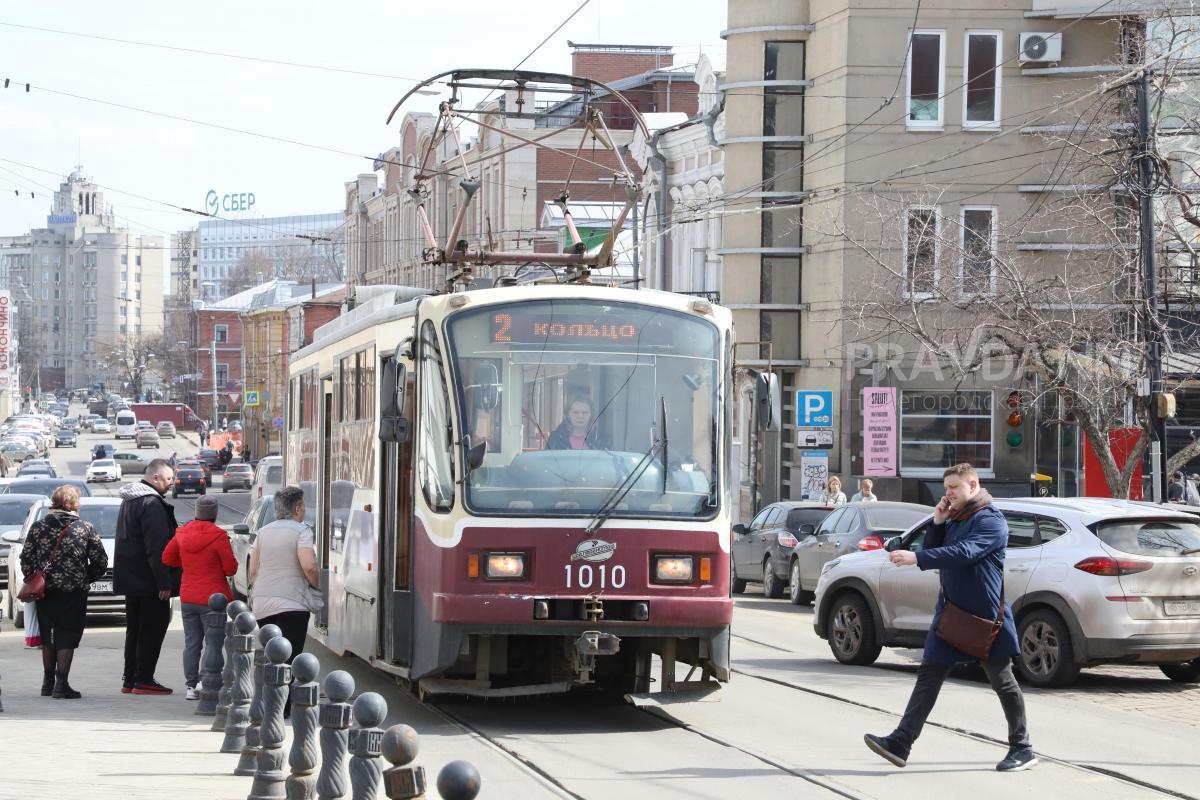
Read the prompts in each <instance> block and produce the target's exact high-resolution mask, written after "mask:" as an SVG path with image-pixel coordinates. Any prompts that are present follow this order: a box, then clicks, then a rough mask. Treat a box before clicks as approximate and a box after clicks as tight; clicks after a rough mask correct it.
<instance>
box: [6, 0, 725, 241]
mask: <svg viewBox="0 0 1200 800" xmlns="http://www.w3.org/2000/svg"><path fill="white" fill-rule="evenodd" d="M581 2H583V0H567V1H566V2H564V3H550V2H545V1H544V0H543V1H542V2H536V1H534V0H504V1H503V2H496V1H495V0H488V1H485V0H458V2H456V3H452V4H451V3H438V2H433V3H416V2H412V0H401V1H400V2H391V3H381V2H375V1H374V0H372V1H371V2H367V3H330V2H327V0H326V1H324V2H315V1H313V0H292V2H286V3H285V2H282V0H268V2H259V3H253V2H245V0H238V1H237V2H232V1H231V0H206V2H202V3H163V2H161V0H155V1H154V2H144V1H143V0H110V1H109V2H105V3H79V2H65V3H51V4H44V3H11V2H10V3H4V4H0V77H4V78H8V79H9V80H10V84H9V87H8V88H7V89H4V88H0V235H14V234H21V233H24V232H26V231H28V230H29V229H30V228H32V227H40V226H44V225H45V224H46V214H47V213H48V209H49V204H50V194H51V192H52V191H53V190H54V189H56V188H57V187H58V184H59V182H60V181H61V180H62V177H63V176H64V175H66V174H68V173H69V172H70V171H71V170H72V169H74V168H75V166H76V165H77V164H81V165H82V166H83V169H84V174H85V175H87V176H88V177H90V178H91V179H92V180H94V181H95V182H96V183H97V184H99V185H100V186H102V187H103V188H104V191H105V200H106V202H107V203H109V204H111V205H112V206H114V210H115V212H116V214H117V216H118V222H119V223H120V224H122V225H125V226H127V227H129V228H131V229H133V230H135V231H138V232H140V233H148V234H161V235H163V236H167V235H169V234H170V233H173V232H175V231H178V230H181V229H184V228H189V227H193V226H194V225H195V224H196V223H197V222H198V221H199V220H200V219H201V218H200V217H198V216H194V215H189V214H187V213H184V212H180V211H178V210H174V209H171V208H169V207H168V206H167V205H164V203H168V204H171V205H176V206H184V207H190V208H195V209H203V208H204V201H205V195H206V194H207V192H208V191H209V190H210V189H212V190H216V191H217V192H218V193H219V194H225V193H242V192H253V193H254V195H255V211H256V214H255V216H263V217H265V216H282V215H290V214H312V213H326V212H332V211H341V210H342V204H343V191H344V190H343V184H344V183H345V182H346V181H348V180H352V179H353V178H354V176H355V175H357V174H358V173H360V172H369V171H370V170H371V167H370V162H369V161H367V160H365V159H364V158H361V157H357V155H358V154H361V155H363V156H374V155H376V154H379V153H381V152H383V151H385V150H387V149H388V148H389V147H392V146H394V145H397V144H398V143H399V134H398V129H399V119H400V117H401V116H402V115H403V114H402V113H401V114H398V115H397V119H396V120H393V123H392V125H391V126H390V127H388V126H386V125H385V124H384V121H385V119H386V117H387V114H388V112H389V111H390V110H391V108H392V106H393V105H394V104H395V102H396V100H398V99H399V98H400V96H401V95H402V94H403V93H404V92H405V91H407V89H408V88H410V87H411V86H412V85H413V83H414V82H415V81H417V80H419V79H424V78H426V77H429V76H432V75H434V74H437V73H439V72H443V71H445V70H448V69H453V68H461V67H472V68H474V67H479V68H502V69H508V68H512V67H514V66H516V64H517V63H518V62H520V61H521V60H522V59H523V58H525V56H526V55H528V54H529V53H530V51H531V50H533V49H534V48H535V47H537V45H538V44H539V43H540V42H541V41H542V40H543V39H545V38H546V37H547V36H548V35H549V34H550V33H551V32H552V31H554V29H555V28H556V27H557V26H558V25H559V24H560V23H562V22H563V21H564V20H565V19H566V18H567V17H568V16H569V15H570V14H571V13H572V12H573V11H575V10H576V9H577V8H578V7H579V6H580V3H581ZM725 19H726V6H725V0H689V2H687V3H684V2H682V0H670V2H664V1H663V0H657V1H653V0H652V2H645V0H589V2H587V3H586V4H585V5H584V7H583V9H582V10H581V11H579V13H578V14H577V15H576V16H575V17H574V18H573V19H571V21H570V22H568V23H567V24H566V25H565V26H564V27H563V28H562V30H560V31H559V32H558V33H556V34H554V36H552V37H551V38H550V40H549V41H547V42H546V43H545V44H544V45H542V46H541V47H540V48H539V49H538V50H537V52H536V53H535V54H534V55H533V56H532V57H530V58H529V60H528V61H527V62H526V63H525V65H524V67H523V68H525V69H536V70H543V71H554V72H569V71H570V50H569V48H568V46H567V40H568V39H570V40H572V41H576V42H587V43H593V42H611V43H621V44H662V45H672V46H673V47H674V48H675V52H676V57H675V63H676V64H682V63H692V62H694V61H695V60H696V58H697V57H698V55H699V53H700V52H701V51H703V52H707V53H720V52H723V50H724V43H723V42H722V40H721V39H720V31H721V30H722V29H723V28H724V27H726V26H725ZM18 26H26V27H18ZM30 27H33V28H45V29H54V30H56V31H61V32H69V33H71V34H86V35H87V36H89V37H104V38H83V37H81V36H76V35H68V34H67V33H51V32H46V31H41V30H31V29H30ZM111 39H123V40H129V41H135V42H142V43H147V44H154V45H163V46H169V47H171V48H185V49H189V50H205V51H211V52H213V53H218V54H226V55H210V54H202V53H194V52H180V51H179V50H174V49H163V48H161V47H147V46H142V45H135V44H124V43H120V42H116V41H111ZM230 56H246V57H253V58H258V59H267V60H274V61H288V62H298V63H303V64H309V65H317V66H322V67H329V68H336V69H339V70H352V71H355V72H359V73H374V74H373V75H364V74H351V73H348V72H338V71H333V70H332V69H308V68H301V67H296V66H286V65H282V64H271V63H263V62H256V61H249V60H246V59H244V58H233V57H230ZM381 76H382V77H381ZM26 83H29V84H30V91H29V92H28V93H27V92H26V91H25V84H26ZM0 87H2V84H0ZM440 99H441V98H440V97H416V98H414V99H413V101H411V102H410V103H409V104H406V106H405V109H403V110H426V111H432V110H436V104H437V102H438V101H439V100H440ZM96 101H103V102H96ZM120 106H127V107H131V108H137V109H143V110H145V111H153V112H158V114H165V115H172V116H175V117H182V118H187V119H188V120H193V121H192V122H189V121H183V120H179V119H169V118H166V117H163V116H155V115H152V114H147V113H142V112H141V111H134V110H131V108H122V107H120ZM403 110H402V111H403ZM197 122H203V123H209V125H210V126H221V127H223V128H227V129H237V130H240V131H249V132H254V133H258V134H263V135H264V136H266V137H277V138H280V139H289V140H294V141H297V142H304V143H306V144H309V145H317V146H319V147H320V148H327V149H324V150H323V149H318V148H314V147H306V146H299V145H296V144H291V143H287V142H282V141H277V140H272V139H269V138H263V137H259V136H252V135H247V134H246V133H239V132H235V131H233V130H223V129H219V128H217V127H210V126H206V125H202V124H197ZM329 150H333V151H341V152H329ZM14 190H17V191H19V192H20V197H17V196H14ZM30 191H33V192H34V195H35V196H34V197H33V198H30V197H29V192H30Z"/></svg>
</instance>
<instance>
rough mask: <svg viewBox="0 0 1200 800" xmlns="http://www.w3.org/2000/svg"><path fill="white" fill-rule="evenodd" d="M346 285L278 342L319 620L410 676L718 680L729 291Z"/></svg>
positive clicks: (724, 586)
mask: <svg viewBox="0 0 1200 800" xmlns="http://www.w3.org/2000/svg"><path fill="white" fill-rule="evenodd" d="M359 292H360V294H359V298H358V299H359V301H360V302H359V304H358V305H357V306H356V307H355V308H353V309H352V310H350V311H348V312H346V313H345V314H343V315H342V316H341V317H339V318H337V319H335V320H333V321H332V322H330V323H329V324H327V325H325V326H324V327H322V328H320V329H319V330H318V331H317V332H316V334H315V337H314V341H313V343H312V344H311V345H309V346H308V347H306V348H304V349H303V350H300V351H299V352H297V353H296V354H295V355H294V357H293V358H292V359H291V363H290V373H289V375H290V381H289V397H288V403H289V408H288V414H287V419H288V431H287V449H286V458H285V461H286V472H287V481H288V483H290V484H296V485H299V486H301V487H302V488H304V490H305V493H306V496H307V498H308V503H307V504H306V505H307V507H308V508H309V509H310V512H309V513H310V514H311V521H312V523H313V527H314V529H315V531H316V547H317V558H318V562H319V567H320V573H321V580H322V593H323V595H324V600H325V605H324V608H323V609H322V610H321V611H320V612H319V613H318V614H317V615H316V616H315V618H314V623H313V626H314V627H313V631H312V635H313V636H314V638H316V639H318V640H319V641H321V642H322V643H323V644H324V645H325V646H327V647H329V648H330V649H331V650H333V651H334V652H336V653H339V654H343V653H353V654H354V655H356V656H358V657H360V658H362V659H364V660H366V661H367V662H369V663H370V664H371V665H373V666H374V667H375V668H377V669H379V670H382V671H384V672H387V673H390V674H392V675H394V676H396V677H397V678H399V679H402V680H403V681H406V682H408V683H409V684H410V685H411V686H412V687H413V688H414V689H415V690H417V691H419V692H420V693H421V694H422V695H425V694H430V693H454V694H466V695H484V696H512V695H528V694H546V693H554V692H565V691H568V690H571V689H572V688H574V687H579V686H584V685H597V686H599V687H601V688H607V689H612V690H618V691H622V692H646V691H649V690H650V688H651V685H652V683H653V682H654V681H655V680H657V681H658V682H659V685H658V686H657V687H655V688H656V689H670V688H672V687H673V686H674V683H675V675H676V665H677V664H684V665H692V666H693V667H694V668H695V670H699V672H700V676H701V677H702V678H703V679H704V680H711V679H716V680H717V681H725V680H728V677H729V631H730V622H731V619H732V611H733V605H732V601H731V598H730V570H729V555H730V516H729V515H730V486H729V474H728V471H727V470H726V469H725V468H724V466H723V465H725V464H727V463H728V462H729V456H730V454H729V449H730V440H729V436H730V419H729V416H730V404H731V397H732V367H733V364H732V357H733V331H732V319H731V314H730V312H729V311H728V310H727V309H725V308H722V307H720V306H717V305H714V304H712V303H710V302H708V301H707V300H703V299H699V298H696V297H689V296H684V295H677V294H671V293H666V292H658V291H652V290H645V289H643V290H632V289H625V288H613V287H607V286H602V285H597V284H589V283H557V282H549V283H541V284H525V285H520V286H499V287H493V288H479V289H475V288H467V289H466V290H464V291H452V292H446V293H441V294H431V293H429V292H428V291H427V290H418V289H408V288H403V287H395V286H390V287H382V286H375V287H360V289H359ZM364 298H367V299H364ZM655 655H657V656H658V657H659V658H660V660H661V676H660V677H659V678H657V679H656V678H655V677H653V676H652V672H651V670H652V664H653V660H652V659H653V656H655ZM695 670H693V671H695Z"/></svg>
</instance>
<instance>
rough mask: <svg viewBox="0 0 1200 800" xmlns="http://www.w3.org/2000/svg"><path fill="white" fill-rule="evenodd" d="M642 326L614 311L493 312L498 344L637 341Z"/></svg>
mask: <svg viewBox="0 0 1200 800" xmlns="http://www.w3.org/2000/svg"><path fill="white" fill-rule="evenodd" d="M640 335H641V328H640V327H639V326H638V325H637V324H635V323H633V322H630V321H628V320H622V319H621V318H620V316H619V315H614V314H611V313H609V314H595V315H592V314H586V315H585V314H578V313H574V314H571V313H561V312H560V313H557V314H556V313H553V312H551V311H540V310H539V311H537V312H534V313H525V312H521V311H498V312H496V313H494V314H492V342H494V343H497V344H553V343H576V342H587V343H589V344H621V343H630V344H632V343H634V342H636V341H637V340H638V337H639V336H640Z"/></svg>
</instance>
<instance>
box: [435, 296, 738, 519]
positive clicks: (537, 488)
mask: <svg viewBox="0 0 1200 800" xmlns="http://www.w3.org/2000/svg"><path fill="white" fill-rule="evenodd" d="M448 332H449V345H450V347H449V350H450V352H451V354H452V355H451V362H452V367H453V372H454V383H455V386H456V387H457V403H458V413H459V415H460V417H459V419H460V424H461V430H463V431H464V432H465V433H466V434H468V435H469V437H470V439H469V444H470V445H471V446H472V448H473V449H474V450H475V456H476V458H475V459H474V460H475V461H477V466H470V465H468V470H469V471H468V474H467V475H466V480H465V481H464V485H465V487H466V498H465V499H466V503H467V507H468V508H469V509H470V510H471V511H472V512H474V513H476V514H511V515H519V516H564V517H575V516H590V515H593V514H595V513H597V512H598V511H600V510H602V509H604V510H608V511H610V512H611V514H612V516H614V517H622V516H624V517H666V518H692V519H695V518H706V517H710V516H712V515H713V514H714V513H715V511H716V503H717V498H718V492H717V477H718V476H717V472H716V469H715V463H716V450H717V420H718V419H719V417H720V414H719V405H718V397H719V392H720V391H721V390H722V389H721V386H720V379H719V374H720V373H719V369H718V366H719V356H720V337H719V334H718V331H717V328H716V326H715V325H713V324H711V323H709V322H707V321H706V320H703V319H700V318H697V317H695V316H691V315H687V314H682V313H679V312H676V311H670V310H667V309H662V308H654V307H647V306H640V305H635V304H626V303H604V302H596V301H586V300H538V301H526V302H518V303H511V304H506V305H501V306H488V307H486V308H481V309H477V310H470V311H465V312H462V313H459V314H457V315H455V316H454V317H452V318H451V319H450V321H449V323H448ZM664 418H665V428H664ZM480 454H482V459H479V456H480ZM466 460H468V459H467V458H465V457H464V461H466Z"/></svg>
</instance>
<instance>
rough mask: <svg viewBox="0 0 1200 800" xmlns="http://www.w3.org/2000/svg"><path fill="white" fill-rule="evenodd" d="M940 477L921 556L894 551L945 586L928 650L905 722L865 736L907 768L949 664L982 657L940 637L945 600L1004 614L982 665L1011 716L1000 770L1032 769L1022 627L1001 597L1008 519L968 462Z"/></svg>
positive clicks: (979, 612)
mask: <svg viewBox="0 0 1200 800" xmlns="http://www.w3.org/2000/svg"><path fill="white" fill-rule="evenodd" d="M942 481H943V485H944V486H945V489H946V496H945V497H943V498H942V499H941V501H940V502H939V503H938V505H937V508H935V509H934V513H933V524H932V525H930V526H929V529H928V532H927V533H926V534H925V541H924V542H923V543H922V545H921V549H920V550H919V551H917V552H915V553H914V552H910V551H908V550H896V551H893V552H892V554H891V556H890V560H891V562H892V564H893V565H894V566H895V567H906V566H912V565H915V566H917V567H919V568H921V569H922V570H927V569H936V570H938V572H939V577H940V579H941V585H942V591H941V593H940V594H939V596H938V601H937V608H936V610H935V612H934V615H933V622H932V623H930V626H929V634H928V635H927V636H926V638H925V655H924V658H923V659H922V660H921V666H920V668H919V669H918V670H917V683H916V686H914V687H913V692H912V696H911V697H910V698H909V701H908V707H907V708H906V709H905V711H904V716H903V717H902V718H901V719H900V724H899V725H898V726H897V727H896V730H895V731H894V732H893V733H892V734H891V735H889V736H873V735H871V734H867V735H866V737H865V740H866V743H867V747H869V748H870V749H871V750H872V751H874V752H875V753H876V754H878V755H880V756H882V757H883V758H885V759H887V760H888V761H890V762H891V763H893V764H895V765H896V766H898V767H903V766H905V764H906V763H907V761H908V754H909V752H910V751H911V750H912V745H913V742H914V741H916V739H917V737H918V736H920V735H921V729H922V728H923V727H924V725H925V720H926V719H928V717H929V714H930V712H931V711H933V706H934V703H936V702H937V697H938V694H939V693H940V692H941V689H942V684H943V683H944V682H945V680H946V676H947V675H949V674H950V669H951V668H952V667H953V666H954V665H955V664H958V663H964V662H975V661H978V659H976V658H975V657H974V656H970V655H967V654H966V653H963V652H961V651H960V650H958V649H956V648H954V647H952V646H950V644H948V643H947V642H945V641H943V640H942V639H941V637H939V635H938V623H939V622H940V621H941V619H942V614H943V613H944V611H945V608H946V604H947V603H952V604H954V605H955V606H957V607H958V608H959V609H961V610H963V611H965V612H967V613H969V614H972V615H974V616H976V617H979V618H981V619H985V620H989V621H994V620H996V619H998V618H1001V617H1002V624H1001V628H1000V631H999V632H998V634H997V635H996V638H995V640H994V641H993V642H992V646H991V650H990V651H988V655H987V658H986V659H984V660H982V661H981V662H980V663H981V665H982V666H983V670H984V672H986V673H987V676H988V681H989V682H990V683H991V685H992V689H993V690H995V692H996V695H997V696H998V697H999V698H1000V705H1001V707H1003V709H1004V717H1005V719H1006V720H1008V746H1009V750H1008V755H1007V756H1006V757H1005V758H1004V759H1003V760H1002V761H1001V762H1000V763H998V764H997V765H996V769H997V770H999V771H1001V772H1014V771H1017V770H1024V769H1029V768H1030V767H1032V766H1034V765H1035V764H1037V758H1036V757H1035V756H1034V754H1033V748H1032V747H1031V746H1030V744H1029V732H1028V730H1027V727H1026V721H1025V698H1024V697H1023V696H1022V694H1021V688H1020V687H1019V686H1018V685H1017V679H1016V678H1015V677H1014V676H1013V671H1012V659H1013V656H1015V655H1017V654H1018V653H1019V652H1020V647H1019V646H1018V643H1017V629H1016V626H1015V625H1014V624H1013V619H1012V609H1011V608H1010V607H1009V606H1008V603H1007V602H1006V601H1005V599H1004V597H1003V592H1004V554H1005V551H1006V550H1007V548H1008V523H1007V522H1006V521H1005V519H1004V515H1003V514H1002V513H1000V510H999V509H997V508H996V507H995V506H994V505H992V497H991V495H989V494H988V492H987V490H986V489H982V488H980V486H979V476H978V475H977V474H976V472H975V468H974V467H972V466H971V465H970V464H956V465H955V466H953V467H950V468H949V469H947V470H946V472H945V475H944V476H943V478H942ZM884 569H887V567H884Z"/></svg>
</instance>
